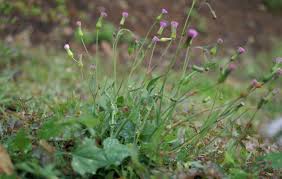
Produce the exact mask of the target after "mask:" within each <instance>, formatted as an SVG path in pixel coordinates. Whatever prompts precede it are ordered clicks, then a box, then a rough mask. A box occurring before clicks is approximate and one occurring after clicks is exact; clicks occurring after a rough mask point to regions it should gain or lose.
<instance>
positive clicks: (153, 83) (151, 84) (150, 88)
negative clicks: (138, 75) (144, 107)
mask: <svg viewBox="0 0 282 179" xmlns="http://www.w3.org/2000/svg"><path fill="white" fill-rule="evenodd" d="M161 77H162V76H158V77H156V78H154V79H152V80H151V81H149V83H148V85H147V88H146V89H147V91H148V92H149V93H151V92H152V91H153V89H154V88H155V87H156V83H157V81H158V80H159V79H160V78H161Z"/></svg>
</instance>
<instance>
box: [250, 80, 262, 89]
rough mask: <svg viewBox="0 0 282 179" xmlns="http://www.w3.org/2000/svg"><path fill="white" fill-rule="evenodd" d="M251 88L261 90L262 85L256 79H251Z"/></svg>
mask: <svg viewBox="0 0 282 179" xmlns="http://www.w3.org/2000/svg"><path fill="white" fill-rule="evenodd" d="M251 87H253V88H261V87H262V84H261V83H260V82H258V81H257V80H256V79H253V80H252V82H251Z"/></svg>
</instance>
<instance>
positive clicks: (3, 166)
mask: <svg viewBox="0 0 282 179" xmlns="http://www.w3.org/2000/svg"><path fill="white" fill-rule="evenodd" d="M13 172H14V166H13V164H12V161H11V159H10V156H9V154H8V153H7V151H6V149H5V148H4V147H3V146H2V145H0V174H1V173H5V174H7V175H11V174H13Z"/></svg>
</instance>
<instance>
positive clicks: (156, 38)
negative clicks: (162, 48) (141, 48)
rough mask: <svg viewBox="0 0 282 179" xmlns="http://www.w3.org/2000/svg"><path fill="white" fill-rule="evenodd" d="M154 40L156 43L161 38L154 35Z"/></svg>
mask: <svg viewBox="0 0 282 179" xmlns="http://www.w3.org/2000/svg"><path fill="white" fill-rule="evenodd" d="M152 41H153V42H154V43H156V42H159V41H160V39H159V38H158V37H157V36H154V37H153V39H152Z"/></svg>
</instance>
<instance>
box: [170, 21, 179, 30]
mask: <svg viewBox="0 0 282 179" xmlns="http://www.w3.org/2000/svg"><path fill="white" fill-rule="evenodd" d="M171 26H172V27H173V28H175V29H176V28H177V27H178V22H176V21H171Z"/></svg>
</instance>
